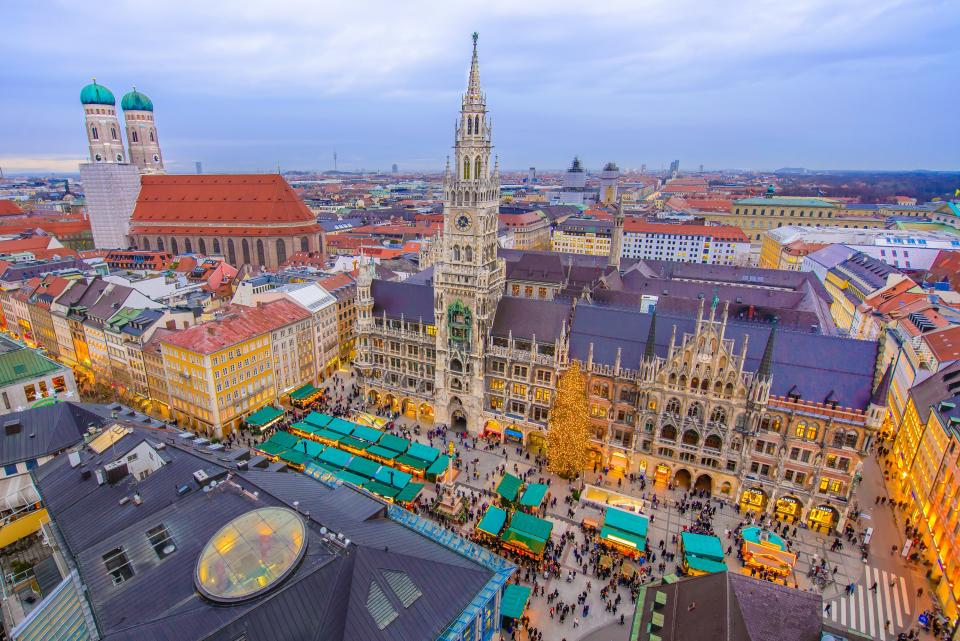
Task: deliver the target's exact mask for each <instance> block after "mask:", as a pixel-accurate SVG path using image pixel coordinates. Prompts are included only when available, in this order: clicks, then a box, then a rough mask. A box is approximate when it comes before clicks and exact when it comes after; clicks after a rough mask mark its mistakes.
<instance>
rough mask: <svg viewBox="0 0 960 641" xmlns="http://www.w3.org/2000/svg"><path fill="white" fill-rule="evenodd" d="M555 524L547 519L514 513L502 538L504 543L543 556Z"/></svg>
mask: <svg viewBox="0 0 960 641" xmlns="http://www.w3.org/2000/svg"><path fill="white" fill-rule="evenodd" d="M552 531H553V523H551V522H550V521H547V520H545V519H540V518H537V517H535V516H530V515H529V514H526V513H524V512H514V513H513V516H512V517H511V518H510V527H508V528H507V530H506V532H504V533H503V535H502V536H501V537H500V538H501V540H502V541H503V542H504V543H512V544H514V545H519V546H521V547H524V548H526V549H527V550H529V551H530V552H533V553H534V554H538V555H539V554H543V548H544V547H546V545H547V540H548V539H549V538H550V533H551V532H552Z"/></svg>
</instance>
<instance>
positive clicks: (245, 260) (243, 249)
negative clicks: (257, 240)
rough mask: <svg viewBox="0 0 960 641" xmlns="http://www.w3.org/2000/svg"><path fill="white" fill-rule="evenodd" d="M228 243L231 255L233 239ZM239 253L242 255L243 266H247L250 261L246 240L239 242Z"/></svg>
mask: <svg viewBox="0 0 960 641" xmlns="http://www.w3.org/2000/svg"><path fill="white" fill-rule="evenodd" d="M228 242H229V243H230V254H231V255H233V239H230V240H229V241H228ZM240 251H241V253H242V254H243V264H244V265H249V264H250V263H251V262H252V261H251V260H250V243H249V242H247V239H246V238H244V239H243V240H242V241H240Z"/></svg>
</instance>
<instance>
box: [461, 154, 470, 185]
mask: <svg viewBox="0 0 960 641" xmlns="http://www.w3.org/2000/svg"><path fill="white" fill-rule="evenodd" d="M463 177H464V178H465V179H466V180H469V179H470V159H469V158H464V159H463Z"/></svg>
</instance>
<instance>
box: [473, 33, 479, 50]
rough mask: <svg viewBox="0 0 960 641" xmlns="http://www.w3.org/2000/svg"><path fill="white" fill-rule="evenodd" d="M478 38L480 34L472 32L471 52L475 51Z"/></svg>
mask: <svg viewBox="0 0 960 641" xmlns="http://www.w3.org/2000/svg"><path fill="white" fill-rule="evenodd" d="M479 37H480V34H479V33H477V32H476V31H474V32H473V50H474V51H476V50H477V38H479Z"/></svg>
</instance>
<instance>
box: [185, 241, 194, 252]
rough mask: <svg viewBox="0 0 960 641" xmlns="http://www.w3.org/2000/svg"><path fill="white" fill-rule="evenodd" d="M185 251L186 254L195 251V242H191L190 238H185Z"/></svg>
mask: <svg viewBox="0 0 960 641" xmlns="http://www.w3.org/2000/svg"><path fill="white" fill-rule="evenodd" d="M183 253H185V254H192V253H193V243H191V242H190V239H189V238H184V239H183Z"/></svg>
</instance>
